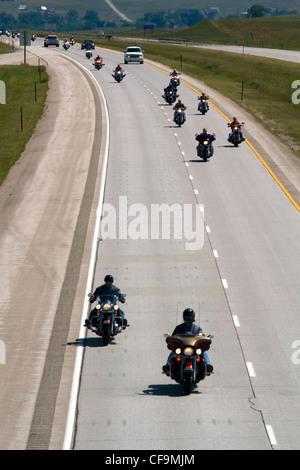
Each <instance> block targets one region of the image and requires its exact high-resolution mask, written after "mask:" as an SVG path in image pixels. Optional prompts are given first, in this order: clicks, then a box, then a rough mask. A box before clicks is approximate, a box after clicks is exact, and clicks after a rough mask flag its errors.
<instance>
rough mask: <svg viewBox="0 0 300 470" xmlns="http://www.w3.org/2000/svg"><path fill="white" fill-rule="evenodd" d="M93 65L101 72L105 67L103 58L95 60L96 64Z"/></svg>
mask: <svg viewBox="0 0 300 470" xmlns="http://www.w3.org/2000/svg"><path fill="white" fill-rule="evenodd" d="M93 65H94V67H95V69H96V70H100V69H101V68H102V67H104V65H105V64H103V58H102V57H100V59H95V62H94V64H93Z"/></svg>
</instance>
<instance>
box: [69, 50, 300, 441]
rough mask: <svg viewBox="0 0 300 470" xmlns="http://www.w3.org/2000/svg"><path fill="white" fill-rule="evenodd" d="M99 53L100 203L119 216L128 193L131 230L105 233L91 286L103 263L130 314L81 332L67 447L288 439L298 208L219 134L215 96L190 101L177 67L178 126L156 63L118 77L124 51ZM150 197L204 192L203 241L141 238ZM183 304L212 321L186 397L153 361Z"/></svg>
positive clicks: (292, 430) (184, 197)
mask: <svg viewBox="0 0 300 470" xmlns="http://www.w3.org/2000/svg"><path fill="white" fill-rule="evenodd" d="M72 53H73V51H72ZM74 54H75V56H76V59H77V60H79V61H80V62H81V63H84V64H85V66H86V67H88V68H89V69H90V70H92V65H87V64H86V62H87V61H86V59H84V58H83V59H82V53H79V54H77V53H76V52H74ZM80 54H81V58H80V59H78V55H80ZM102 55H103V57H104V62H105V64H106V65H105V67H104V68H103V69H102V70H101V71H99V72H98V71H92V73H93V74H94V76H95V77H96V79H97V80H98V81H99V83H100V86H101V88H102V90H103V93H104V95H105V98H106V101H107V107H108V114H109V123H110V145H109V158H108V170H107V179H106V185H105V197H104V203H106V204H110V205H112V206H113V207H114V208H115V210H116V214H117V215H118V216H119V217H124V210H126V208H125V209H124V206H123V205H122V204H123V202H124V200H125V201H126V203H127V211H128V225H127V232H128V233H127V234H126V231H125V233H124V232H123V238H122V239H120V238H119V237H118V236H116V237H115V238H113V237H112V238H111V239H110V238H109V237H104V238H103V237H102V238H103V239H102V240H101V241H100V243H99V248H98V259H97V264H96V269H95V279H94V287H96V286H97V285H100V284H102V282H103V278H104V275H105V274H107V273H110V274H113V275H114V277H115V283H116V284H117V285H118V286H119V287H120V288H121V290H122V291H123V292H125V293H126V294H127V302H126V305H125V308H124V310H125V313H126V316H127V318H128V321H129V323H130V325H131V326H130V328H128V329H126V331H125V332H124V333H123V334H122V335H119V336H117V337H116V339H115V342H114V344H112V345H109V346H108V347H103V346H102V341H101V339H99V338H96V337H94V336H92V335H90V334H88V338H87V345H86V349H85V355H84V363H83V371H82V377H81V384H80V394H79V403H78V421H77V428H76V435H75V443H74V448H75V449H112V450H113V449H127V450H128V449H168V450H178V449H271V448H282V449H284V448H285V449H287V448H299V432H298V431H299V423H300V421H299V418H300V409H299V365H297V364H294V363H293V361H292V356H293V352H294V351H293V349H292V347H293V344H294V342H295V341H297V340H298V339H299V338H300V325H299V293H300V292H299V282H298V279H299V276H298V275H297V274H299V268H300V264H299V261H300V256H299V255H300V253H299V230H300V221H299V212H298V211H297V208H296V207H295V206H294V205H293V204H292V203H291V202H290V200H289V199H288V198H287V197H286V195H285V194H284V192H283V191H282V189H281V188H280V187H279V185H278V184H277V182H276V181H274V179H273V178H272V177H271V176H270V174H269V173H268V172H267V171H266V169H265V168H264V167H263V166H262V164H261V162H260V160H259V159H258V158H257V156H256V155H255V154H254V152H253V150H252V149H251V148H250V147H249V145H247V143H244V144H243V145H242V146H240V147H239V148H238V149H236V148H233V147H232V146H231V145H230V144H228V142H227V135H228V130H227V126H226V120H225V119H224V116H223V115H222V114H220V113H219V112H218V110H216V109H215V108H214V107H213V106H211V107H210V111H209V113H208V114H207V115H206V116H201V115H200V114H199V113H198V112H197V93H196V91H198V92H199V91H202V90H201V88H198V89H196V88H194V87H193V86H191V85H189V84H188V83H185V82H184V79H183V80H182V82H183V83H182V84H181V86H180V90H179V92H180V98H181V99H182V101H183V102H184V104H185V105H186V106H187V122H186V124H185V125H184V126H183V127H182V128H178V127H177V126H176V125H174V123H173V121H172V117H173V111H172V108H171V107H170V106H169V105H167V104H166V103H165V102H164V101H163V99H162V97H161V94H162V89H163V88H164V87H165V86H166V85H167V83H168V74H166V73H165V71H164V70H162V69H161V68H159V67H157V66H155V65H153V64H145V65H142V66H141V65H134V64H129V65H128V66H126V67H125V69H126V73H127V75H126V77H125V79H124V81H123V82H122V83H121V84H117V83H116V82H114V81H113V79H112V77H111V71H112V69H113V67H114V66H115V65H116V64H117V63H118V62H119V61H120V60H121V59H120V58H119V57H118V56H117V55H116V54H115V53H109V52H106V51H105V52H103V53H102ZM121 62H122V60H121ZM216 106H218V103H216ZM230 117H231V116H230ZM238 118H239V119H240V120H243V116H241V115H238ZM204 126H205V127H207V128H208V130H209V132H215V133H216V136H217V139H216V141H215V155H214V157H213V158H212V159H211V160H210V161H209V162H208V163H203V162H202V161H200V160H199V159H198V158H197V156H196V152H195V146H196V142H195V140H194V136H195V133H196V132H200V131H201V130H202V128H203V127H204ZM245 129H246V130H245V134H246V136H247V138H248V140H249V141H251V136H249V137H248V135H247V124H246V127H245ZM155 204H167V205H168V207H171V206H172V205H173V204H179V205H180V207H181V208H182V211H183V208H184V207H185V206H184V205H187V206H190V207H193V208H195V207H196V205H197V204H199V205H203V207H202V211H203V212H202V215H203V218H204V219H203V220H204V222H203V226H202V229H203V237H204V238H203V246H202V245H201V246H200V247H197V248H196V243H195V248H196V249H193V250H191V249H190V248H192V245H193V244H192V243H190V242H189V241H188V240H187V239H185V237H184V230H183V231H182V234H183V235H182V237H181V238H180V237H179V239H174V236H173V234H172V231H171V230H170V237H169V238H168V237H166V238H167V239H165V240H163V239H161V238H160V239H158V240H157V239H151V236H150V234H151V223H153V221H152V220H151V217H149V214H151V207H152V206H153V205H155ZM144 209H146V213H147V214H148V218H147V217H146V216H145V210H144ZM122 211H123V212H122ZM120 212H121V215H120ZM183 215H184V214H183ZM123 220H124V218H123ZM130 223H132V224H133V225H132V226H131V227H132V231H131V232H130ZM138 223H139V224H140V225H138ZM187 223H188V221H187ZM145 224H148V225H147V226H146V230H145ZM200 225H201V224H200ZM123 228H124V227H123ZM107 229H108V228H107ZM199 229H201V227H200V226H199ZM193 241H195V240H193ZM187 246H188V247H187ZM187 248H188V249H187ZM186 307H193V308H194V309H195V311H196V313H197V321H198V322H200V324H201V326H202V328H203V330H204V332H206V333H213V334H214V335H215V338H214V341H213V345H212V347H211V350H210V352H209V355H210V358H211V361H212V363H213V365H214V368H215V373H214V374H213V375H212V376H211V377H208V378H207V379H206V380H205V381H204V382H202V383H200V384H199V385H198V388H197V389H196V390H195V392H194V393H193V394H192V395H191V396H189V397H185V396H183V395H182V390H181V388H180V386H179V385H177V384H175V383H171V381H170V379H169V378H168V377H166V376H164V375H163V374H162V373H161V366H162V364H164V362H165V360H166V357H167V354H168V352H167V349H166V345H165V343H164V338H163V333H170V332H172V330H173V328H174V326H175V325H176V324H178V323H180V322H181V314H182V311H183V309H184V308H186Z"/></svg>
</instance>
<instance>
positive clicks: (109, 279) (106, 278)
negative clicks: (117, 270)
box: [104, 274, 114, 282]
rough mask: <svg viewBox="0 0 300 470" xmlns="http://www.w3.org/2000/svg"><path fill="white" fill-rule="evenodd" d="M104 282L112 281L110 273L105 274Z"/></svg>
mask: <svg viewBox="0 0 300 470" xmlns="http://www.w3.org/2000/svg"><path fill="white" fill-rule="evenodd" d="M104 282H114V278H113V276H112V275H111V274H107V275H106V276H105V278H104Z"/></svg>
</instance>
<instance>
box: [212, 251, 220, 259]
mask: <svg viewBox="0 0 300 470" xmlns="http://www.w3.org/2000/svg"><path fill="white" fill-rule="evenodd" d="M213 254H214V257H215V258H219V255H218V252H217V250H213Z"/></svg>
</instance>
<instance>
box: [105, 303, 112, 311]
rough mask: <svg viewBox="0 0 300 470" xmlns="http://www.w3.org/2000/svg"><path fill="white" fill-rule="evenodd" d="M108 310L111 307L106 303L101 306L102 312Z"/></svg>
mask: <svg viewBox="0 0 300 470" xmlns="http://www.w3.org/2000/svg"><path fill="white" fill-rule="evenodd" d="M110 308H111V305H110V304H108V303H106V304H104V305H103V310H110Z"/></svg>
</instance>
